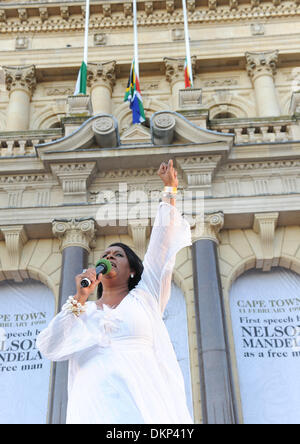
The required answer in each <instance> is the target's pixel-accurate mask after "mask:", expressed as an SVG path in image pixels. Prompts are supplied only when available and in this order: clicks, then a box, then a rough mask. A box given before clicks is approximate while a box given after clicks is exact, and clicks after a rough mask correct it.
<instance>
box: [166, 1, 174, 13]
mask: <svg viewBox="0 0 300 444" xmlns="http://www.w3.org/2000/svg"><path fill="white" fill-rule="evenodd" d="M166 10H167V12H168V13H169V14H172V13H173V12H174V10H175V2H174V0H167V1H166Z"/></svg>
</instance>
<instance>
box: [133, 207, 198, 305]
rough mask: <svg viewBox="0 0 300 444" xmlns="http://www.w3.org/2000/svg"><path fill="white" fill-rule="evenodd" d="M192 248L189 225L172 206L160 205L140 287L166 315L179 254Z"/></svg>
mask: <svg viewBox="0 0 300 444" xmlns="http://www.w3.org/2000/svg"><path fill="white" fill-rule="evenodd" d="M189 245H191V230H190V226H189V223H188V222H187V221H186V220H185V219H183V217H182V216H181V214H180V213H179V211H178V210H177V208H176V207H174V206H173V205H170V204H168V203H165V202H161V203H160V205H159V209H158V213H157V216H156V219H155V222H154V226H153V229H152V233H151V237H150V242H149V245H148V248H147V252H146V255H145V258H144V262H143V265H144V272H143V274H142V278H141V281H140V283H139V287H140V288H141V289H142V290H144V291H146V292H147V293H149V294H151V295H152V296H153V297H154V298H155V299H156V301H157V302H158V304H159V309H160V311H161V313H163V311H164V309H165V307H166V305H167V303H168V300H169V298H170V292H171V281H172V272H173V267H174V264H175V259H176V254H177V253H178V251H179V250H181V249H182V248H184V247H187V246H189Z"/></svg>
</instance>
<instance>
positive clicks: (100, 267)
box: [80, 259, 111, 288]
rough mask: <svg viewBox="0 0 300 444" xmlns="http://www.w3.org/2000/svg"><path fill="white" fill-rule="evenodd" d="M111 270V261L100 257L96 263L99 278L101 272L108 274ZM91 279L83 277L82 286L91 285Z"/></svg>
mask: <svg viewBox="0 0 300 444" xmlns="http://www.w3.org/2000/svg"><path fill="white" fill-rule="evenodd" d="M110 271H111V263H110V262H109V261H108V260H107V259H100V261H98V262H97V263H96V278H97V279H98V277H99V274H108V273H109V272H110ZM91 283H92V282H91V280H90V279H89V278H87V277H85V278H83V279H82V280H81V282H80V285H81V287H82V288H86V287H89V286H90V285H91Z"/></svg>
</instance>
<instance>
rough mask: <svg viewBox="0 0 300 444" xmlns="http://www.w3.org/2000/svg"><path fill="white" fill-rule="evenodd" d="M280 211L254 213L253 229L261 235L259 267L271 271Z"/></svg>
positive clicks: (257, 265)
mask: <svg viewBox="0 0 300 444" xmlns="http://www.w3.org/2000/svg"><path fill="white" fill-rule="evenodd" d="M278 217H279V213H257V214H254V224H253V230H254V231H255V233H257V234H258V235H259V237H260V242H261V250H262V256H261V257H260V256H258V257H257V264H256V267H257V268H262V269H263V271H269V270H270V269H271V267H272V263H273V259H274V239H275V228H276V224H277V221H278Z"/></svg>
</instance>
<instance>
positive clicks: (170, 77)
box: [164, 56, 196, 86]
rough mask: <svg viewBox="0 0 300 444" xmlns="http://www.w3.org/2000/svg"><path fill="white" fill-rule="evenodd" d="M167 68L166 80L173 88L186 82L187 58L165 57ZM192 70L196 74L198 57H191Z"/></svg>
mask: <svg viewBox="0 0 300 444" xmlns="http://www.w3.org/2000/svg"><path fill="white" fill-rule="evenodd" d="M164 62H165V67H166V79H167V81H168V82H170V83H171V86H173V85H174V84H175V83H177V82H184V63H185V58H172V57H164ZM191 64H192V70H193V72H195V68H196V56H192V57H191Z"/></svg>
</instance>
